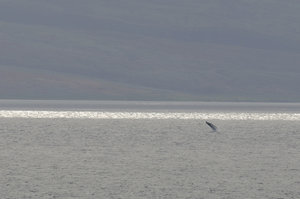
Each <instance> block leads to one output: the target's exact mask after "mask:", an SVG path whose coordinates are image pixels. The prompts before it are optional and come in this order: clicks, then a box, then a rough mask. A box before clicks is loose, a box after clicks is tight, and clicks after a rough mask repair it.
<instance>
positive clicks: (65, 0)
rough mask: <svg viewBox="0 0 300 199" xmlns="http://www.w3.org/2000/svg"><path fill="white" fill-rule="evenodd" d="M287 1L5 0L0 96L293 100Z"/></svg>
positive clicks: (294, 19)
mask: <svg viewBox="0 0 300 199" xmlns="http://www.w3.org/2000/svg"><path fill="white" fill-rule="evenodd" d="M299 10H300V2H299V1H296V0H287V1H281V0H254V1H247V0H241V1H235V0H227V1H223V0H213V1H212V0H207V1H196V0H186V1H180V0H128V1H96V0H86V1H80V0H51V1H47V0H39V1H35V0H22V1H20V0H4V1H1V2H0V98H2V99H4V98H6V99H12V98H13V99H93V100H97V99H98V100H109V99H112V100H205V101H298V102H299V101H300V100H299V99H300V87H299V85H300V78H299V77H300V67H299V66H300V34H299V32H300V26H299V21H300V12H299Z"/></svg>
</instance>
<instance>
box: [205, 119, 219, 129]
mask: <svg viewBox="0 0 300 199" xmlns="http://www.w3.org/2000/svg"><path fill="white" fill-rule="evenodd" d="M205 123H206V124H207V125H208V126H209V127H210V128H211V129H212V130H213V131H217V129H218V128H217V127H216V126H215V125H214V124H212V123H210V122H208V121H205Z"/></svg>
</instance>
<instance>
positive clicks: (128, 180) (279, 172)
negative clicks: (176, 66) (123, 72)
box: [0, 100, 300, 199]
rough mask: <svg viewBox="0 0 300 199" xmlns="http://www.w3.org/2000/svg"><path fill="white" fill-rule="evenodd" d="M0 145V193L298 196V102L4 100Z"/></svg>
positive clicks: (192, 198)
mask: <svg viewBox="0 0 300 199" xmlns="http://www.w3.org/2000/svg"><path fill="white" fill-rule="evenodd" d="M206 120H208V121H210V122H212V123H214V124H215V125H216V126H218V132H212V131H211V129H210V128H209V127H208V126H207V125H206V124H205V121H206ZM0 150H1V153H0V185H1V186H0V193H1V198H4V199H6V198H7V199H8V198H10V199H20V198H24V199H25V198H26V199H27V198H41V199H43V198H45V199H46V198H47V199H48V198H63V199H65V198H66V199H68V198H82V199H92V198H112V199H113V198H126V199H127V198H130V199H138V198H151V199H152V198H166V199H167V198H170V199H176V198H178V199H183V198H186V199H188V198H189V199H201V198H203V199H207V198H208V199H209V198H214V199H215V198H224V199H225V198H228V199H233V198H236V199H240V198H270V199H279V198H295V199H296V198H300V189H299V187H300V104H278V103H277V104H264V103H237V104H236V103H200V102H189V103H187V102H109V101H106V102H85V101H81V102H76V101H71V102H68V101H3V100H2V101H0Z"/></svg>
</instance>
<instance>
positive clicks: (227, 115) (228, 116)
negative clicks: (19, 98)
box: [0, 110, 300, 121]
mask: <svg viewBox="0 0 300 199" xmlns="http://www.w3.org/2000/svg"><path fill="white" fill-rule="evenodd" d="M0 118H66V119H67V118H68V119H72V118H73V119H203V120H208V119H217V120H292V121H299V120H300V113H261V112H256V113H255V112H107V111H100V112H96V111H24V110H21V111H18V110H2V111H0Z"/></svg>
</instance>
